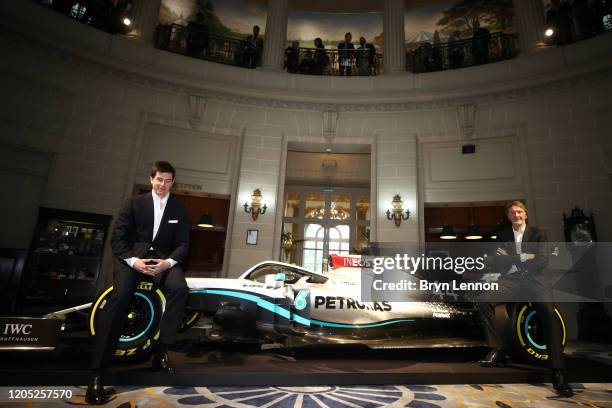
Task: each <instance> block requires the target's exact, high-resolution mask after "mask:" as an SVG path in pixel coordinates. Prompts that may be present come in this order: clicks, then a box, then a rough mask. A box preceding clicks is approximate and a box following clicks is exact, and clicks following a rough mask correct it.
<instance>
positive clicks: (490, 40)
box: [406, 33, 517, 73]
mask: <svg viewBox="0 0 612 408" xmlns="http://www.w3.org/2000/svg"><path fill="white" fill-rule="evenodd" d="M516 56H517V47H516V36H515V35H514V34H504V33H493V34H490V35H488V36H483V37H477V38H474V37H472V38H466V39H463V40H459V41H451V42H445V43H440V44H430V43H423V44H421V45H419V46H418V47H417V48H416V49H412V50H410V51H407V52H406V70H408V71H411V72H414V73H420V72H433V71H442V70H447V69H456V68H463V67H471V66H473V65H481V64H488V63H490V62H497V61H503V60H507V59H511V58H515V57H516Z"/></svg>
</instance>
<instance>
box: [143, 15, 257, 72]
mask: <svg viewBox="0 0 612 408" xmlns="http://www.w3.org/2000/svg"><path fill="white" fill-rule="evenodd" d="M188 37H189V31H188V30H187V27H185V26H182V25H178V24H169V25H162V24H160V25H158V26H157V30H156V33H155V47H156V48H159V49H160V50H165V51H170V52H174V53H177V54H184V55H189V56H191V57H194V58H201V59H205V60H208V61H213V62H219V63H221V64H228V65H239V66H247V67H249V68H254V66H255V65H259V64H260V62H261V51H262V50H261V49H251V50H247V47H246V41H245V40H244V39H240V38H234V37H226V36H223V35H217V34H210V35H208V39H207V40H202V43H201V46H195V47H194V46H192V47H189V46H188ZM196 41H197V40H196ZM251 51H252V52H251Z"/></svg>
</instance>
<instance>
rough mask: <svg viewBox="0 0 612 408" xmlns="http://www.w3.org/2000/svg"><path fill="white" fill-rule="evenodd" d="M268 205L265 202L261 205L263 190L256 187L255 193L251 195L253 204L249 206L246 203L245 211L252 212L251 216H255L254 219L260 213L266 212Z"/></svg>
mask: <svg viewBox="0 0 612 408" xmlns="http://www.w3.org/2000/svg"><path fill="white" fill-rule="evenodd" d="M267 209H268V207H267V206H266V205H265V204H264V205H263V207H262V206H261V190H260V189H256V190H253V194H252V195H251V206H250V207H249V204H248V203H246V202H245V203H244V212H246V213H250V214H251V217H253V221H256V220H257V217H259V214H265V213H266V210H267Z"/></svg>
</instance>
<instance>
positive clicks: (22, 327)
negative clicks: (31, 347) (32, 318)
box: [3, 323, 32, 335]
mask: <svg viewBox="0 0 612 408" xmlns="http://www.w3.org/2000/svg"><path fill="white" fill-rule="evenodd" d="M31 333H32V325H31V324H20V323H7V324H5V325H4V333H3V334H24V335H28V334H31Z"/></svg>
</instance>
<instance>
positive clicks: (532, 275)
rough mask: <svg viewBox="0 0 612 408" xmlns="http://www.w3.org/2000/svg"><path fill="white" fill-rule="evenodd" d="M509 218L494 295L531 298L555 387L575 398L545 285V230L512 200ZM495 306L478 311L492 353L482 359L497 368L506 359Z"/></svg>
mask: <svg viewBox="0 0 612 408" xmlns="http://www.w3.org/2000/svg"><path fill="white" fill-rule="evenodd" d="M506 215H507V217H508V219H509V220H510V222H511V223H512V228H509V229H507V230H504V231H501V232H500V233H499V234H498V236H497V241H498V242H499V243H500V245H499V247H498V248H497V250H496V252H497V253H496V259H495V261H496V262H495V263H496V269H497V270H498V271H499V272H500V273H501V276H500V279H499V281H498V283H499V290H498V291H497V292H496V294H495V296H496V297H498V298H499V299H503V298H510V297H512V296H513V295H514V296H516V295H518V294H520V295H522V296H529V297H530V299H533V300H538V301H534V302H532V304H533V306H534V307H535V309H536V313H537V315H538V317H539V318H540V322H541V324H542V329H543V332H544V340H545V342H546V345H547V348H548V353H549V357H550V365H551V368H552V376H553V386H554V388H555V390H556V391H557V392H558V393H559V394H560V395H562V396H564V397H570V396H572V395H573V393H572V389H571V387H570V386H569V384H568V383H567V381H565V378H564V375H563V371H562V369H563V348H562V344H561V338H562V333H561V327H559V324H558V322H557V320H556V317H555V311H554V304H553V303H552V302H551V301H550V298H551V290H550V288H549V287H548V286H547V285H546V284H545V283H544V282H543V279H542V272H543V271H544V270H545V268H546V264H547V262H548V255H549V251H548V249H547V245H546V234H545V233H544V231H542V230H540V229H538V228H535V227H532V226H528V225H527V223H526V221H527V207H525V204H523V203H522V202H521V201H512V202H511V203H509V204H507V205H506ZM496 305H497V304H496V303H492V302H485V303H480V304H479V305H478V306H479V311H480V317H481V319H482V322H483V326H484V330H485V336H486V339H487V344H488V345H489V347H490V348H491V350H490V351H489V354H487V356H486V357H485V358H484V359H482V360H480V361H479V362H480V364H481V365H483V366H485V367H494V366H496V365H498V364H501V363H504V362H505V359H506V356H505V354H504V352H503V350H502V344H503V342H502V339H500V338H499V333H497V330H496V327H495V306H496Z"/></svg>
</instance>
